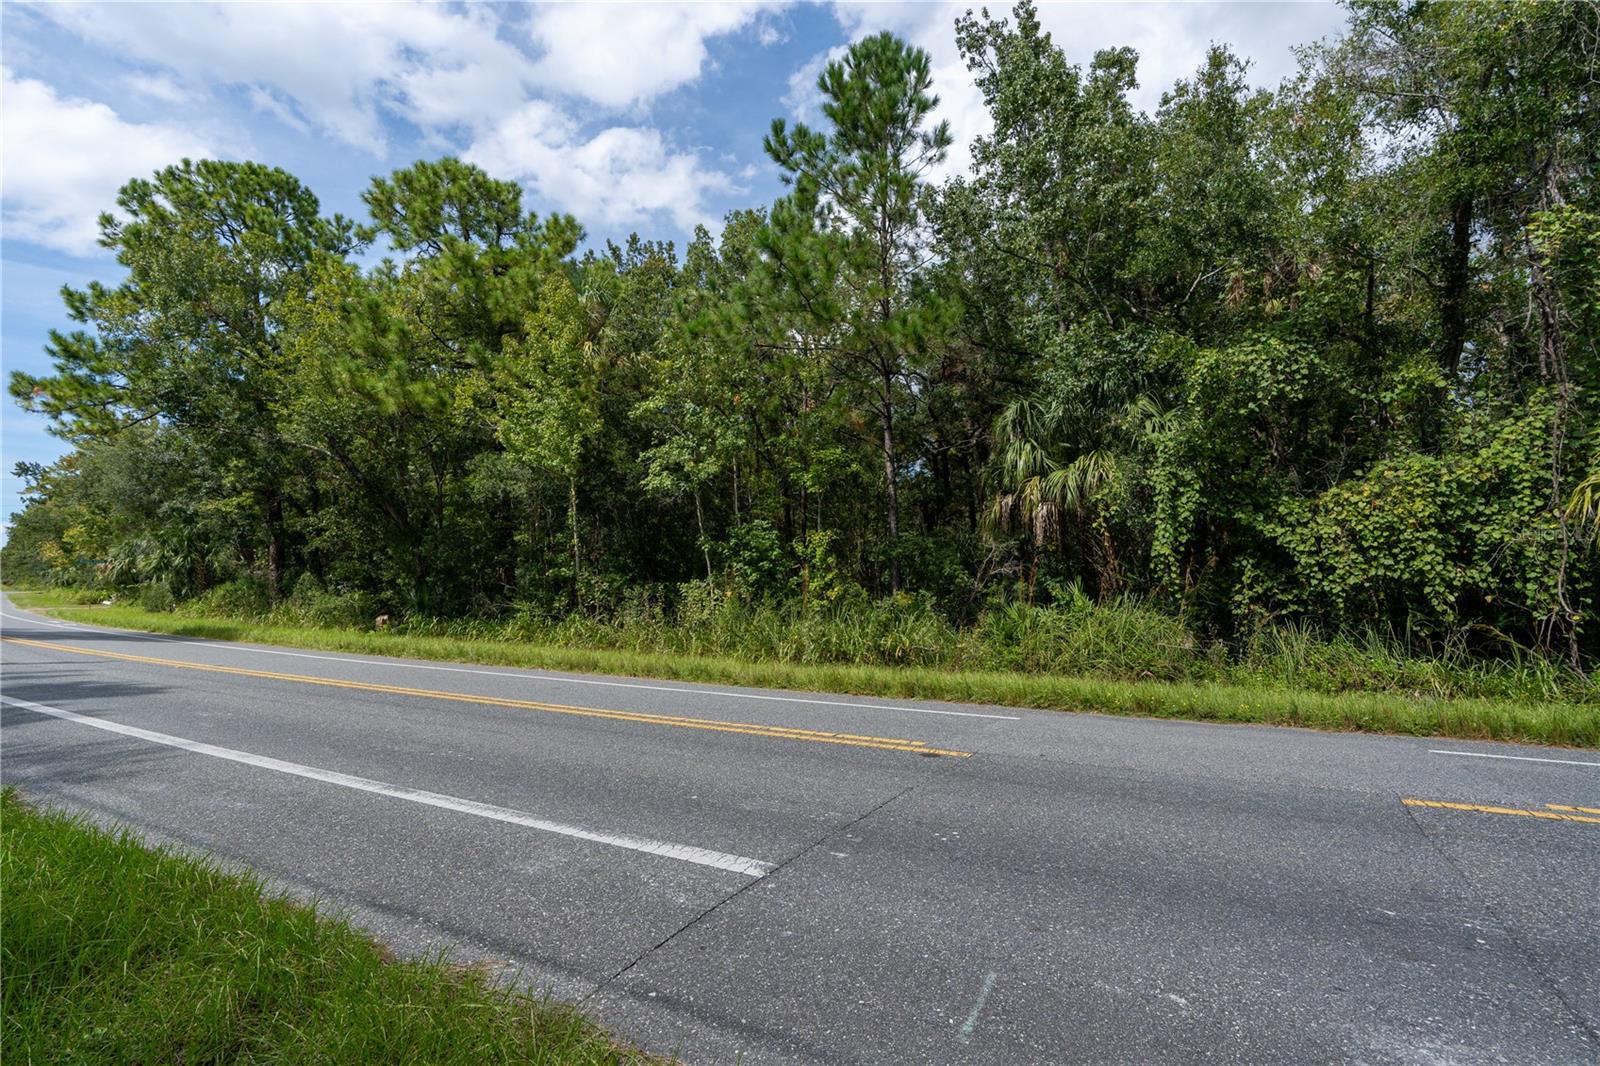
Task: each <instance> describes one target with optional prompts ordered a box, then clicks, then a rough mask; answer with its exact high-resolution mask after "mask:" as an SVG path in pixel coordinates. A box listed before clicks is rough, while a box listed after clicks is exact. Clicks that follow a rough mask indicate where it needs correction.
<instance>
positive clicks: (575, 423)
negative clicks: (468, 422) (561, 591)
mask: <svg viewBox="0 0 1600 1066" xmlns="http://www.w3.org/2000/svg"><path fill="white" fill-rule="evenodd" d="M597 369H598V368H597V364H596V359H595V344H594V336H593V335H592V334H591V332H590V324H589V315H588V312H587V311H586V309H585V308H584V305H583V301H582V300H581V299H580V298H579V296H578V293H577V290H576V289H574V288H573V287H572V282H571V281H570V280H569V279H568V278H567V277H565V276H564V275H562V274H553V275H551V276H550V277H549V278H547V279H546V280H545V283H544V287H543V289H542V290H541V291H540V293H539V303H538V305H537V307H535V309H534V310H533V311H532V312H531V313H529V315H528V317H527V319H526V321H525V323H524V325H523V337H522V338H521V339H519V340H517V341H514V342H512V343H511V344H509V345H508V346H507V349H506V353H505V358H504V361H503V364H502V367H501V374H502V375H503V378H502V380H503V385H502V388H501V390H500V410H499V412H498V422H497V432H498V434H499V438H500V441H501V443H502V444H504V445H505V447H506V448H507V449H508V450H509V451H510V452H511V453H512V454H513V455H514V456H516V457H517V458H518V459H520V460H521V461H523V462H525V463H527V464H528V465H529V466H532V467H534V468H536V469H540V470H545V471H548V472H550V473H552V474H555V475H557V476H559V477H561V478H562V479H563V480H564V481H565V482H566V485H567V508H568V509H567V521H568V525H569V527H570V530H571V534H572V602H573V604H574V605H576V604H577V603H578V602H579V600H578V597H579V585H578V575H579V565H580V558H581V555H582V546H581V542H580V539H579V538H580V533H579V529H578V473H579V467H580V464H581V463H582V461H583V449H584V445H585V444H586V443H587V442H588V441H589V439H590V438H591V437H593V436H594V434H595V432H596V431H597V430H598V429H599V427H600V417H599V412H598V375H597Z"/></svg>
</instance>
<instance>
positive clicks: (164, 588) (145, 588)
mask: <svg viewBox="0 0 1600 1066" xmlns="http://www.w3.org/2000/svg"><path fill="white" fill-rule="evenodd" d="M177 605H178V600H177V597H175V596H174V595H173V594H172V586H171V585H168V584H167V583H166V582H165V581H152V582H151V583H150V584H148V585H142V586H140V588H139V606H140V607H143V608H144V609H145V610H147V611H157V612H160V613H163V614H164V613H166V612H167V611H170V610H172V609H173V608H174V607H176V606H177Z"/></svg>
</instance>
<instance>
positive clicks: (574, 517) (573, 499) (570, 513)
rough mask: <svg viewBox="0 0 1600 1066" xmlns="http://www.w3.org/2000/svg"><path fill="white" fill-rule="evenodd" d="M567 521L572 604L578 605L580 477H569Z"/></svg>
mask: <svg viewBox="0 0 1600 1066" xmlns="http://www.w3.org/2000/svg"><path fill="white" fill-rule="evenodd" d="M567 523H568V524H569V525H571V526H572V606H573V607H574V608H576V607H577V606H578V602H579V601H578V556H579V544H578V479H577V478H576V477H568V478H567Z"/></svg>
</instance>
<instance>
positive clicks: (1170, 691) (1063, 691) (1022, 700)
mask: <svg viewBox="0 0 1600 1066" xmlns="http://www.w3.org/2000/svg"><path fill="white" fill-rule="evenodd" d="M12 596H13V599H14V600H15V602H16V603H17V605H18V606H22V607H34V608H41V609H48V610H50V612H51V613H54V614H57V615H60V616H61V617H69V618H77V619H79V620H82V621H88V622H94V623H97V624H100V625H108V626H120V627H123V628H127V629H141V630H146V631H149V632H155V633H170V634H177V635H182V636H194V637H206V638H210V639H213V640H239V641H253V642H256V643H262V644H283V645H289V646H292V647H302V648H315V649H319V650H323V651H345V652H355V653H359V654H366V655H396V656H405V657H408V658H415V659H434V660H440V661H446V662H466V663H480V664H484V665H493V666H515V667H531V668H535V669H545V670H568V671H576V672H584V673H601V674H622V675H627V676H632V677H649V678H661V679H667V680H676V681H699V682H708V683H714V684H726V685H753V686H758V687H763V688H783V689H798V690H805V691H812V692H846V693H855V694H858V695H864V696H886V697H891V698H897V699H931V700H950V701H956V702H962V703H986V704H995V705H1000V706H1008V707H1037V708H1042V709H1046V710H1063V711H1095V712H1098V713H1102V714H1123V715H1140V716H1145V717H1152V718H1187V719H1193V720H1196V721H1205V722H1256V723H1266V724H1270V725H1290V726H1303V727H1307V728H1312V729H1327V730H1343V731H1351V730H1355V731H1362V732H1380V733H1403V734H1409V735H1414V736H1440V737H1459V738H1465V739H1480V740H1512V741H1523V742H1527V743H1535V744H1553V745H1559V746H1565V747H1583V748H1600V705H1596V704H1592V703H1539V702H1522V701H1508V700H1492V699H1465V698H1462V699H1444V698H1410V697H1407V696H1402V695H1397V694H1393V693H1378V692H1371V693H1363V692H1331V693H1330V692H1312V691H1306V690H1303V689H1296V688H1289V687H1278V686H1273V685H1269V684H1261V685H1229V684H1221V683H1215V682H1177V681H1174V682H1168V681H1124V680H1109V679H1101V678H1092V677H1063V676H1057V675H1046V674H1027V673H1012V672H1004V671H955V670H939V669H930V668H925V667H908V666H860V665H814V664H797V663H780V662H760V661H749V660H741V659H727V658H707V657H697V656H687V655H669V654H651V653H641V652H632V651H617V650H604V649H588V648H573V647H550V646H541V645H535V644H527V643H519V642H516V641H511V640H487V639H465V638H459V637H438V636H418V635H415V634H404V633H392V632H381V631H380V632H374V631H368V630H357V629H317V628H309V627H298V626H276V625H265V624H260V623H256V622H248V621H233V620H227V619H214V618H194V617H187V616H184V615H181V614H168V613H159V612H153V611H146V610H142V609H140V608H137V607H126V606H112V607H100V606H82V605H81V602H80V597H78V596H77V595H76V594H74V593H70V592H14V593H12Z"/></svg>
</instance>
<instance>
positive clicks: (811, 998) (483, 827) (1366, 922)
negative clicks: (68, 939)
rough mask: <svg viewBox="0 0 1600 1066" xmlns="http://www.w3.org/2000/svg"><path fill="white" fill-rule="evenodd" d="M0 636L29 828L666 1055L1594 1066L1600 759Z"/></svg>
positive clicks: (144, 641) (7, 709) (6, 629)
mask: <svg viewBox="0 0 1600 1066" xmlns="http://www.w3.org/2000/svg"><path fill="white" fill-rule="evenodd" d="M0 621H3V636H4V641H3V643H0V656H3V665H0V703H3V708H0V713H3V718H0V730H3V732H0V758H3V762H0V775H3V778H4V780H5V781H6V782H7V783H9V784H15V785H17V786H19V787H20V788H21V789H22V790H23V791H24V794H25V795H27V796H29V797H30V798H31V799H33V800H35V801H37V802H41V803H45V804H50V805H60V806H65V807H70V808H73V809H77V810H84V811H88V812H91V813H92V814H94V815H95V816H97V817H100V818H104V819H114V820H116V821H120V822H123V823H127V824H131V825H133V826H135V827H137V828H139V829H140V830H142V831H143V832H144V833H146V834H147V835H148V836H149V837H150V838H152V839H156V840H161V841H167V842H175V843H179V844H182V845H186V846H188V847H191V848H199V849H204V850H205V851H208V852H210V853H213V854H215V855H217V856H220V857H222V858H225V859H227V860H231V861H238V862H242V863H245V864H248V865H249V866H251V867H253V868H254V869H256V870H258V871H260V872H262V873H264V874H266V875H267V876H268V877H270V878H272V879H273V880H274V881H275V882H277V883H278V884H279V885H281V886H284V887H286V888H288V889H289V890H291V891H294V892H297V893H300V894H303V895H309V896H314V897H317V898H320V899H323V900H326V901H328V903H329V904H330V905H332V906H333V907H335V908H336V909H339V910H342V911H343V912H345V913H347V914H349V915H350V916H351V917H352V918H353V919H354V920H355V921H357V922H358V923H359V924H362V925H364V926H365V927H367V928H369V929H371V930H372V931H374V932H375V933H376V934H377V935H379V936H380V937H382V938H384V939H385V940H387V941H389V942H390V943H392V944H394V945H395V946H396V947H398V948H399V949H401V950H403V951H419V950H426V949H430V948H433V947H437V946H440V945H450V946H451V947H452V949H453V950H454V951H455V952H456V953H457V955H458V957H466V958H473V959H479V960H488V961H490V962H492V963H494V964H498V965H502V966H505V967H507V968H508V970H513V971H518V972H520V973H521V975H522V977H523V979H524V980H526V981H528V982H529V983H531V984H532V985H533V986H534V987H535V988H538V989H548V990H549V991H550V992H551V993H552V994H553V995H555V996H557V997H560V998H563V999H566V1000H572V1001H579V1000H581V1001H582V1002H583V1003H584V1004H585V1005H586V1006H587V1008H588V1009H589V1010H590V1011H591V1012H592V1013H593V1014H594V1015H595V1016H596V1017H597V1018H598V1019H599V1020H601V1021H602V1022H604V1023H605V1024H607V1025H609V1026H611V1027H613V1028H614V1029H615V1030H616V1031H618V1032H619V1033H620V1034H622V1035H624V1036H626V1037H628V1038H630V1039H632V1040H634V1041H637V1042H639V1043H641V1044H643V1045H644V1046H646V1047H648V1048H651V1049H653V1050H656V1051H660V1052H664V1053H677V1054H679V1055H681V1056H682V1057H683V1058H684V1059H685V1060H686V1061H688V1062H692V1063H732V1062H745V1063H818V1062H841V1063H843V1062H873V1063H957V1062H990V1063H1045V1062H1096V1063H1103V1062H1130V1063H1158V1062H1161V1063H1164V1062H1248V1063H1321V1062H1351V1063H1515V1064H1519V1066H1531V1064H1536V1063H1589V1064H1592V1063H1597V1062H1600V753H1597V752H1593V751H1589V752H1584V751H1568V750H1558V749H1544V748H1529V747H1517V746H1511V745H1494V744H1480V743H1469V742H1455V741H1438V740H1425V739H1408V738H1391V737H1371V736H1353V735H1352V736H1346V735H1331V734H1320V733H1312V732H1306V731H1301V730H1291V729H1274V728H1264V727H1260V728H1258V727H1245V726H1218V725H1202V724H1196V723H1186V722H1163V721H1146V720H1141V719H1122V718H1107V717H1097V716H1091V715H1067V714H1055V713H1048V712H1036V711H1021V710H1018V711H1008V710H1004V709H998V708H993V707H980V706H964V705H955V704H937V703H896V702H893V701H888V700H875V699H865V698H858V697H849V696H825V695H815V694H808V693H783V692H773V691H767V690H753V689H729V688H718V687H714V686H696V685H686V684H677V683H671V682H650V681H637V680H630V679H626V678H606V677H595V676H580V675H562V674H551V673H542V672H537V671H528V670H511V669H496V668H487V667H481V668H480V667H468V666H451V665H447V664H440V663H422V662H415V661H409V660H401V659H379V658H373V657H362V656H348V655H331V654H324V653H317V652H304V651H295V650H292V649H285V648H268V647H260V646H252V645H235V644H222V643H212V642H206V641H193V640H182V639H176V638H169V637H156V636H147V635H140V634H133V633H127V632H122V631H115V630H108V629H101V628H95V627H88V626H79V625H71V624H66V623H62V622H59V621H56V620H51V619H46V618H42V617H40V616H37V615H32V614H29V613H28V612H25V611H20V610H18V609H16V608H15V607H13V606H12V605H10V603H9V602H7V603H6V604H5V605H4V608H3V614H0ZM1430 804H1431V805H1430Z"/></svg>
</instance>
